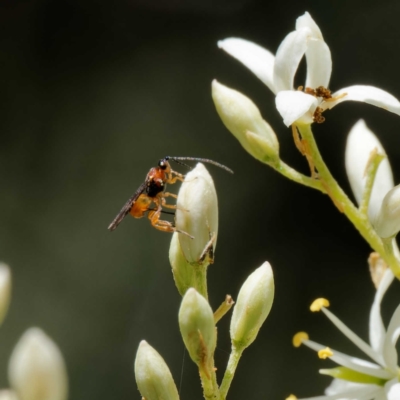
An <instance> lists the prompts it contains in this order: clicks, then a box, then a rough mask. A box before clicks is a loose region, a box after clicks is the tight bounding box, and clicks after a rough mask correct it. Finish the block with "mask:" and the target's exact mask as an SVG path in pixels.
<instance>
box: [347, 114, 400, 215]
mask: <svg viewBox="0 0 400 400" xmlns="http://www.w3.org/2000/svg"><path fill="white" fill-rule="evenodd" d="M375 150H376V151H377V152H378V153H379V154H382V155H386V152H385V149H384V148H383V146H382V144H381V142H380V141H379V140H378V138H377V137H376V136H375V135H374V133H373V132H372V131H371V130H370V129H369V128H368V127H367V125H366V124H365V122H364V121H363V120H359V121H358V122H357V123H356V124H355V125H354V126H353V127H352V128H351V130H350V132H349V135H348V136H347V143H346V152H345V164H346V173H347V177H348V178H349V181H350V186H351V189H352V191H353V193H354V197H355V198H356V201H357V203H358V204H360V203H361V200H362V197H363V194H364V190H365V185H366V180H367V177H366V174H365V172H366V169H367V166H368V162H369V160H370V157H371V154H372V152H373V151H375ZM393 187H394V182H393V173H392V169H391V167H390V163H389V160H388V158H387V157H386V158H385V159H384V160H383V161H382V162H381V163H380V165H379V168H378V171H377V173H376V176H375V181H374V186H373V188H372V192H371V197H370V201H369V206H368V217H369V220H370V221H371V223H374V222H375V219H376V216H377V215H378V212H379V209H380V208H381V205H382V201H383V198H384V197H385V195H386V193H387V192H389V190H391V189H392V188H393Z"/></svg>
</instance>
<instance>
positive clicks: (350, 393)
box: [325, 379, 383, 400]
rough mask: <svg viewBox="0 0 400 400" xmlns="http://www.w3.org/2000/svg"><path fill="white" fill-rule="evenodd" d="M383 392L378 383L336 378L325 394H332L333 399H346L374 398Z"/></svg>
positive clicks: (367, 399) (361, 399) (368, 399)
mask: <svg viewBox="0 0 400 400" xmlns="http://www.w3.org/2000/svg"><path fill="white" fill-rule="evenodd" d="M379 392H382V393H383V390H382V388H381V387H379V386H377V385H365V384H362V383H354V382H348V381H343V380H341V379H334V380H333V381H332V383H331V384H330V385H329V386H328V387H327V388H326V389H325V394H327V395H329V396H332V397H331V398H332V399H345V400H348V399H349V400H350V399H351V400H354V399H357V400H363V399H366V400H370V399H374V398H375V397H373V396H376V394H377V393H379Z"/></svg>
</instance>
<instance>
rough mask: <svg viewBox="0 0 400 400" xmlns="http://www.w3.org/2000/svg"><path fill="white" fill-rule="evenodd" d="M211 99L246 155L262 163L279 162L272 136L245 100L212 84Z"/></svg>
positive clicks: (247, 99)
mask: <svg viewBox="0 0 400 400" xmlns="http://www.w3.org/2000/svg"><path fill="white" fill-rule="evenodd" d="M212 98H213V100H214V104H215V107H216V109H217V112H218V115H219V116H220V118H221V120H222V122H223V123H224V125H225V126H226V128H227V129H228V130H229V131H230V132H231V133H232V134H233V136H235V138H236V139H238V140H239V142H240V144H241V145H242V146H243V147H244V149H245V150H246V151H247V152H248V153H250V154H251V155H252V156H253V157H254V158H256V159H257V160H260V161H261V162H264V163H276V162H278V161H279V143H278V139H277V138H276V135H275V132H274V131H273V129H272V128H271V126H270V125H269V124H268V123H267V122H266V121H264V120H263V118H262V116H261V114H260V110H259V109H258V108H257V106H256V105H255V104H254V103H253V102H252V101H251V100H250V99H249V98H248V97H246V96H245V95H243V94H242V93H240V92H238V91H236V90H233V89H230V88H228V87H226V86H224V85H221V84H220V83H218V82H217V81H216V80H214V81H213V82H212Z"/></svg>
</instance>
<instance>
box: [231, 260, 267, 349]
mask: <svg viewBox="0 0 400 400" xmlns="http://www.w3.org/2000/svg"><path fill="white" fill-rule="evenodd" d="M274 292H275V286H274V277H273V274H272V268H271V265H270V264H269V263H268V262H265V263H264V264H263V265H261V267H259V268H257V269H256V270H255V271H254V272H253V273H252V274H251V275H250V276H249V277H248V278H247V279H246V282H245V283H244V284H243V285H242V287H241V289H240V292H239V295H238V298H237V301H236V305H235V308H234V309H233V314H232V319H231V339H232V344H233V345H234V346H236V347H238V348H246V347H247V346H249V345H250V344H251V343H253V341H254V340H255V338H256V337H257V334H258V331H259V330H260V328H261V325H262V324H263V323H264V321H265V320H266V318H267V316H268V314H269V312H270V310H271V307H272V302H273V300H274Z"/></svg>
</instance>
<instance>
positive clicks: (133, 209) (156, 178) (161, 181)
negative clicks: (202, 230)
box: [108, 157, 233, 236]
mask: <svg viewBox="0 0 400 400" xmlns="http://www.w3.org/2000/svg"><path fill="white" fill-rule="evenodd" d="M168 160H173V161H175V162H177V163H179V164H183V163H181V162H180V161H179V160H192V161H203V162H208V163H210V164H214V165H216V166H218V167H220V168H223V169H225V170H227V171H229V172H231V173H233V171H232V170H230V169H229V168H228V167H225V166H224V165H222V164H219V163H217V162H215V161H212V160H208V159H204V158H194V157H165V158H162V159H161V160H160V161H159V162H158V165H157V167H153V168H151V169H150V171H149V172H148V174H147V176H146V179H145V181H144V182H143V183H142V184H141V185H140V186H139V188H138V189H137V190H136V192H135V193H134V195H133V196H132V197H131V198H130V199H129V200H128V201H127V202H126V203H125V204H124V206H123V207H122V209H121V211H120V212H119V213H118V214H117V216H116V217H115V218H114V220H113V221H112V222H111V224H110V225H109V226H108V229H109V230H110V231H113V230H114V229H115V228H117V226H118V225H119V224H120V223H121V222H122V220H123V219H124V218H125V217H126V215H128V214H131V215H132V217H134V218H143V217H144V216H145V214H146V213H148V214H147V216H148V218H149V220H150V222H151V224H152V225H153V226H154V228H156V229H159V230H160V231H164V232H180V233H184V234H186V235H188V234H187V233H186V232H182V231H179V230H177V229H176V228H175V226H174V224H173V223H172V222H169V221H163V220H161V219H160V215H161V212H162V208H163V207H165V208H170V209H176V205H172V204H167V202H166V200H165V199H166V198H167V197H174V198H177V196H176V195H175V194H172V193H168V192H166V191H165V189H166V187H167V184H168V183H170V184H173V183H175V182H176V181H177V180H180V181H183V178H184V176H183V175H182V174H180V173H179V172H176V171H173V170H172V168H171V166H170V164H169V162H168ZM183 165H186V164H183ZM186 166H187V165H186ZM187 167H189V166H187ZM189 168H190V167H189ZM152 204H154V207H152ZM189 236H190V235H189Z"/></svg>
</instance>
